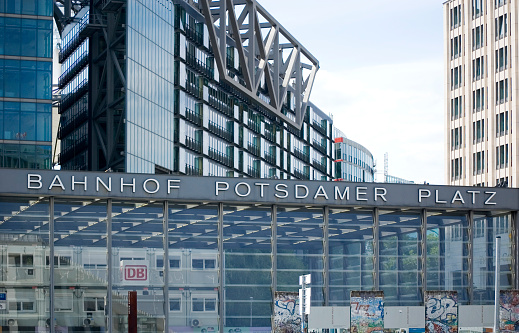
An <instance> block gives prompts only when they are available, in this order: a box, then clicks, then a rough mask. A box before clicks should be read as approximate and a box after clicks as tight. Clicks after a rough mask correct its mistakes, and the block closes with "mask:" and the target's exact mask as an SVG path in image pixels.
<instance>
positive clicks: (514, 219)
mask: <svg viewBox="0 0 519 333" xmlns="http://www.w3.org/2000/svg"><path fill="white" fill-rule="evenodd" d="M517 213H518V212H517V211H515V212H511V214H510V215H511V219H512V221H511V230H512V239H511V241H512V242H511V243H512V244H511V246H510V248H511V257H512V283H513V285H512V288H513V289H518V288H519V280H518V275H519V274H518V273H519V272H518V265H519V263H518V260H517V258H518V256H519V251H518V244H519V243H518V240H519V239H518V236H519V233H518V232H517V228H518V227H519V226H518V225H517Z"/></svg>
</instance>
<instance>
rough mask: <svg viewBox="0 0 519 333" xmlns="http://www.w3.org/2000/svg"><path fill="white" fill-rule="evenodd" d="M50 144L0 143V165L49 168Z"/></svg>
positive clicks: (6, 166) (5, 166) (4, 166)
mask: <svg viewBox="0 0 519 333" xmlns="http://www.w3.org/2000/svg"><path fill="white" fill-rule="evenodd" d="M51 150H52V147H51V145H50V144H49V145H33V144H31V145H28V144H18V143H16V144H7V143H5V144H0V167H2V168H23V169H50V167H51V157H52V156H51Z"/></svg>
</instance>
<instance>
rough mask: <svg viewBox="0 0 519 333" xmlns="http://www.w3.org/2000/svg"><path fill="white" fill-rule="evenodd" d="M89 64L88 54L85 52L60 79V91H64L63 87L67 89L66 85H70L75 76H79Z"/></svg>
mask: <svg viewBox="0 0 519 333" xmlns="http://www.w3.org/2000/svg"><path fill="white" fill-rule="evenodd" d="M87 64H88V53H87V52H84V53H83V54H81V57H80V58H79V59H77V60H76V61H74V63H73V64H72V65H70V67H69V68H67V70H66V71H65V72H64V73H63V74H61V76H60V77H59V79H58V87H59V88H60V89H63V87H65V85H66V84H67V83H69V82H70V81H71V80H72V79H73V78H74V76H76V75H77V74H79V73H80V72H81V70H82V69H83V68H85V67H86V65H87Z"/></svg>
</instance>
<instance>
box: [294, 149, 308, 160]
mask: <svg viewBox="0 0 519 333" xmlns="http://www.w3.org/2000/svg"><path fill="white" fill-rule="evenodd" d="M294 156H295V157H297V158H298V159H300V160H301V161H303V162H305V163H310V155H308V154H306V153H305V152H303V151H302V150H301V149H299V148H294Z"/></svg>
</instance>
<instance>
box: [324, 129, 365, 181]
mask: <svg viewBox="0 0 519 333" xmlns="http://www.w3.org/2000/svg"><path fill="white" fill-rule="evenodd" d="M337 132H338V131H337ZM334 148H335V161H334V164H335V179H336V180H345V181H353V182H374V181H375V160H374V159H373V154H371V152H370V151H369V150H368V149H366V148H365V147H364V146H362V145H361V144H359V143H357V142H355V141H353V140H350V139H348V138H346V137H345V136H344V134H342V133H340V134H339V136H338V137H336V138H335V143H334Z"/></svg>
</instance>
